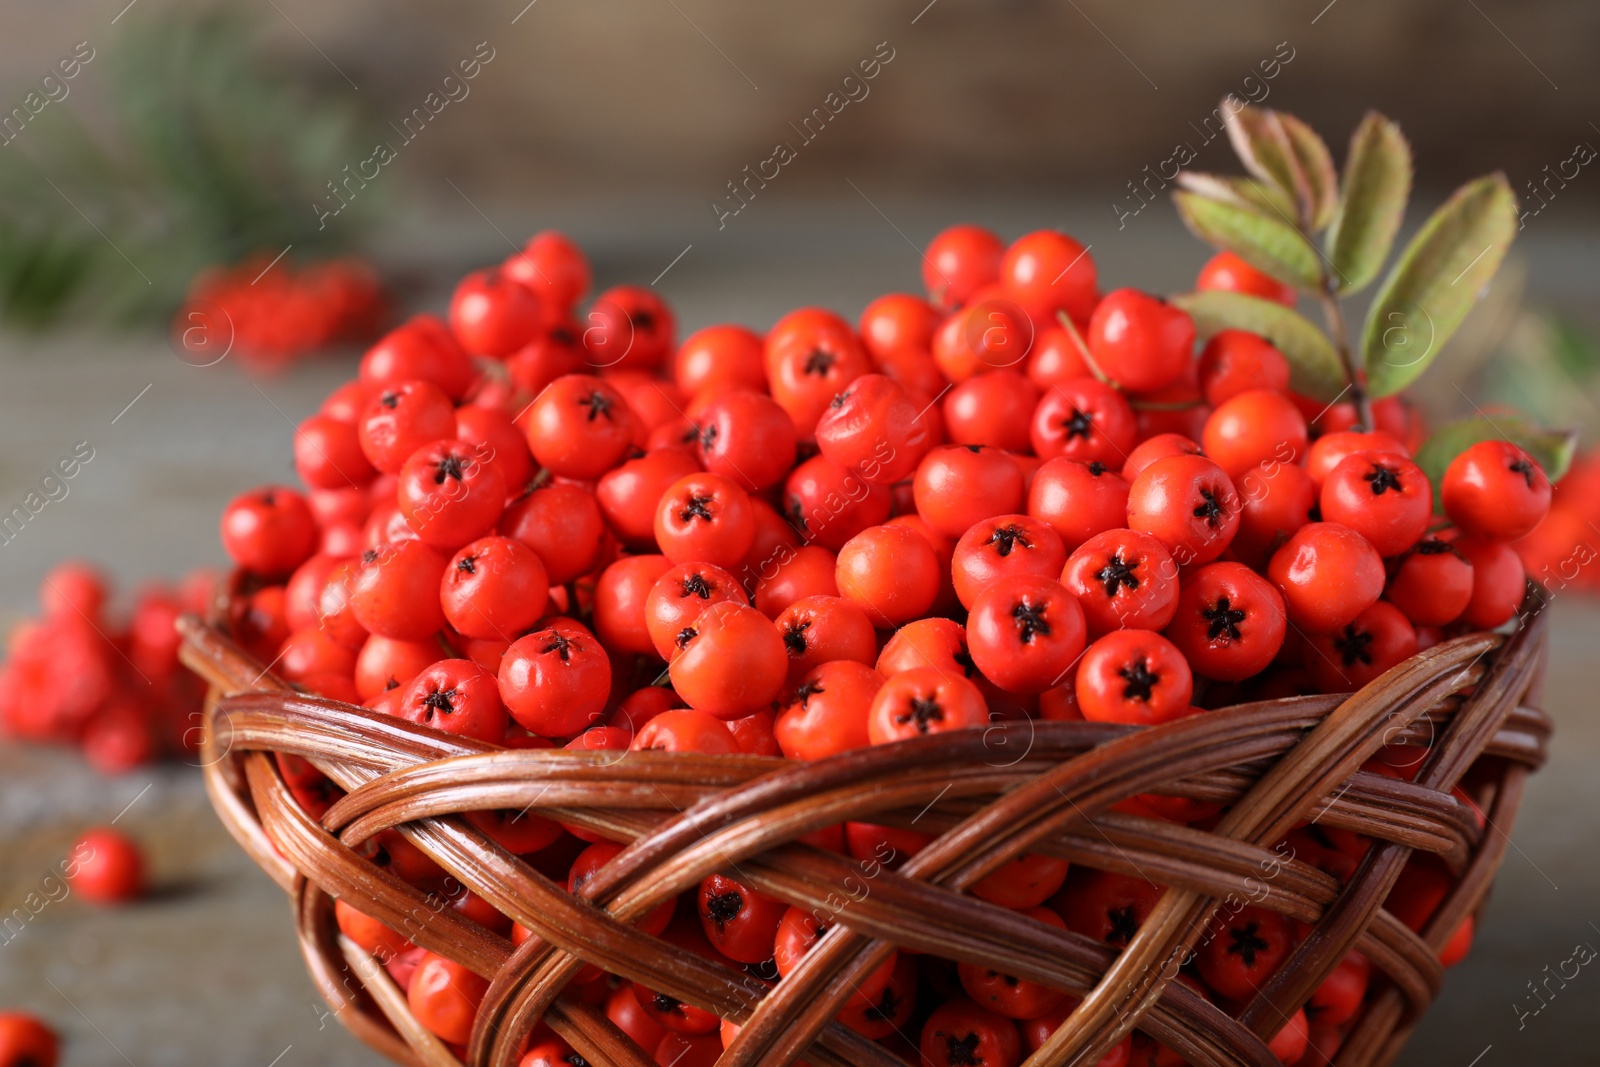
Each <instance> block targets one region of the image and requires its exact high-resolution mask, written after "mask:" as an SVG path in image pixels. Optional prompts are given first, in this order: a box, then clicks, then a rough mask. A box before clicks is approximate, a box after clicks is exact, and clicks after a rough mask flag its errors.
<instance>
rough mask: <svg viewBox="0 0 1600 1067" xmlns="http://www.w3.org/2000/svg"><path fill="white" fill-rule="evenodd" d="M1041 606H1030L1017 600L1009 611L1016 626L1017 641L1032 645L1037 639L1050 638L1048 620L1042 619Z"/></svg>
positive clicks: (1042, 608)
mask: <svg viewBox="0 0 1600 1067" xmlns="http://www.w3.org/2000/svg"><path fill="white" fill-rule="evenodd" d="M1044 607H1045V606H1044V605H1043V604H1030V603H1028V602H1027V601H1026V600H1019V601H1017V603H1016V604H1015V605H1014V606H1013V607H1012V609H1011V619H1012V621H1013V622H1015V623H1016V624H1017V639H1018V640H1020V641H1021V642H1022V643H1023V644H1025V645H1027V644H1032V643H1033V639H1034V638H1035V637H1036V636H1037V637H1049V636H1050V620H1048V619H1046V618H1045V617H1044Z"/></svg>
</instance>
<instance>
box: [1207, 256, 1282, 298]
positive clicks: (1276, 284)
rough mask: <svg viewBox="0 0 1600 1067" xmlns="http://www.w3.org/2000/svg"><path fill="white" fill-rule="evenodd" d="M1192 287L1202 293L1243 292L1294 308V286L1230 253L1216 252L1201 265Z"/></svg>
mask: <svg viewBox="0 0 1600 1067" xmlns="http://www.w3.org/2000/svg"><path fill="white" fill-rule="evenodd" d="M1194 287H1195V288H1196V289H1198V290H1200V291H1202V292H1205V291H1207V290H1214V291H1217V292H1223V293H1243V294H1245V295H1246V296H1258V297H1260V298H1261V299H1263V300H1271V301H1273V302H1274V303H1278V304H1282V305H1284V306H1285V307H1294V302H1295V293H1294V288H1293V287H1292V286H1289V285H1285V284H1284V283H1283V282H1280V281H1279V280H1278V279H1276V278H1274V277H1273V276H1272V275H1270V274H1267V273H1265V272H1263V271H1260V270H1257V269H1256V268H1255V267H1252V266H1251V265H1250V264H1248V263H1246V262H1245V261H1244V260H1243V259H1240V258H1239V256H1238V255H1236V254H1235V253H1233V252H1218V253H1217V254H1216V255H1214V256H1212V257H1211V258H1210V259H1208V260H1207V261H1206V265H1205V266H1204V267H1201V268H1200V276H1199V278H1197V279H1196V280H1195V284H1194Z"/></svg>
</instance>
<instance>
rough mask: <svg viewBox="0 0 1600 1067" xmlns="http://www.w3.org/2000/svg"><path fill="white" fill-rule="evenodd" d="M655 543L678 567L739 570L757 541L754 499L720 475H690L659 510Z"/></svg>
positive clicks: (676, 485)
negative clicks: (702, 565)
mask: <svg viewBox="0 0 1600 1067" xmlns="http://www.w3.org/2000/svg"><path fill="white" fill-rule="evenodd" d="M655 534H656V544H657V545H659V546H660V548H661V552H662V554H663V555H665V556H666V557H667V558H668V559H670V560H672V561H673V562H674V563H712V564H715V565H716V566H719V567H724V568H726V567H736V566H738V565H739V561H740V560H742V559H744V554H745V552H746V551H748V550H749V548H750V542H751V540H752V539H753V538H754V537H755V515H754V513H753V512H752V511H751V509H750V496H749V494H748V493H746V492H745V491H744V489H743V488H742V487H741V486H740V485H739V483H738V482H736V481H734V480H733V479H732V478H729V477H727V476H726V475H721V474H711V473H702V474H690V475H688V476H686V477H684V478H680V479H679V480H678V481H676V482H674V483H673V484H672V485H671V486H670V487H669V488H668V489H667V491H666V492H665V493H664V494H662V496H661V501H660V503H659V504H657V505H656V519H655Z"/></svg>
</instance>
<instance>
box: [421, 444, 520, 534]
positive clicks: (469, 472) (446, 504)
mask: <svg viewBox="0 0 1600 1067" xmlns="http://www.w3.org/2000/svg"><path fill="white" fill-rule="evenodd" d="M490 455H492V450H490V449H488V448H487V446H484V445H469V444H467V443H466V442H465V441H455V440H447V441H435V442H433V443H432V444H428V445H424V446H423V447H422V448H419V449H417V451H416V452H414V453H412V455H411V458H410V459H408V460H406V464H405V466H404V467H402V468H400V484H399V487H398V500H399V504H400V514H401V515H403V516H405V520H406V525H407V526H409V527H410V528H411V529H412V530H413V531H414V532H415V533H416V535H417V537H419V538H420V539H421V540H423V541H425V542H427V543H428V544H429V545H432V546H433V547H435V548H440V549H444V550H445V551H454V550H455V549H457V548H460V547H461V546H462V545H464V544H466V543H467V542H469V541H473V540H476V539H477V538H479V537H481V536H483V535H484V534H486V533H488V532H489V531H490V530H492V529H494V526H495V523H497V522H499V521H500V513H501V512H502V511H504V510H505V503H506V483H505V478H504V476H503V475H501V473H500V469H499V468H498V467H496V466H494V465H493V464H492V463H490V462H489V457H490Z"/></svg>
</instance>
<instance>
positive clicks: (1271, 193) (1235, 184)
mask: <svg viewBox="0 0 1600 1067" xmlns="http://www.w3.org/2000/svg"><path fill="white" fill-rule="evenodd" d="M1177 181H1178V185H1179V186H1180V187H1182V188H1184V189H1187V190H1189V191H1190V192H1191V193H1197V194H1199V195H1200V196H1204V197H1208V198H1209V199H1212V200H1222V201H1224V202H1226V203H1230V204H1237V205H1238V206H1239V207H1249V208H1255V209H1256V210H1257V211H1260V212H1261V213H1262V214H1263V215H1266V216H1268V217H1269V218H1270V217H1271V216H1273V215H1278V216H1281V217H1282V218H1284V219H1293V218H1294V202H1293V201H1292V200H1290V199H1289V198H1288V197H1286V196H1284V194H1283V193H1282V192H1280V191H1279V190H1278V187H1277V186H1275V185H1268V184H1266V183H1265V182H1260V181H1257V180H1256V179H1254V178H1236V177H1234V176H1232V175H1227V174H1207V173H1206V172H1204V171H1198V170H1184V171H1179V172H1178V179H1177Z"/></svg>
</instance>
